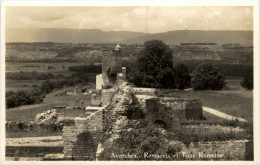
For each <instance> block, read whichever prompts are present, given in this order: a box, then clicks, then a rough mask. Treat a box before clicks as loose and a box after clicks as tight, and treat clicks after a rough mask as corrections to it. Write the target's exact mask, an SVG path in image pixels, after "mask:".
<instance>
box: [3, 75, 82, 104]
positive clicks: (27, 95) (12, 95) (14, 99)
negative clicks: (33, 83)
mask: <svg viewBox="0 0 260 165" xmlns="http://www.w3.org/2000/svg"><path fill="white" fill-rule="evenodd" d="M85 82H86V81H85V80H84V79H81V78H74V79H64V80H58V81H49V80H47V81H45V82H43V84H42V85H41V86H40V87H38V88H33V89H31V90H18V91H16V92H14V91H8V92H6V106H7V108H14V107H18V106H21V105H31V104H38V103H41V102H42V101H43V98H44V97H45V94H47V93H50V92H51V91H53V90H54V89H61V88H63V87H65V86H73V85H75V84H79V83H85Z"/></svg>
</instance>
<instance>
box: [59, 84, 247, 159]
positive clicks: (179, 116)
mask: <svg viewBox="0 0 260 165" xmlns="http://www.w3.org/2000/svg"><path fill="white" fill-rule="evenodd" d="M131 90H132V89H131ZM116 92H117V90H116V88H112V89H103V90H102V96H101V101H102V104H103V105H102V106H103V108H100V109H98V110H97V109H95V108H94V110H93V112H91V113H92V114H89V115H90V116H89V117H86V118H75V119H74V124H71V125H65V126H64V129H63V130H64V133H63V140H64V157H65V158H68V159H87V160H94V159H95V158H96V152H97V147H98V140H99V137H100V135H101V134H102V131H103V130H102V129H103V127H104V126H105V125H106V124H107V123H104V121H107V120H106V119H105V118H106V114H107V113H109V109H108V107H109V104H110V103H111V101H112V99H113V97H114V95H115V94H116ZM137 92H139V93H138V94H144V93H143V92H144V91H143V90H142V91H141V92H140V90H139V91H137ZM145 92H146V93H150V94H149V95H150V96H153V94H152V93H153V92H154V91H153V90H152V93H151V92H150V91H149V90H148V91H145ZM99 99H100V98H99ZM146 108H147V109H149V111H147V112H148V116H149V118H150V120H151V122H154V121H156V120H163V121H165V122H166V124H167V125H169V127H170V128H179V129H181V130H182V131H184V132H185V131H186V132H187V131H188V132H194V133H195V134H196V133H197V134H208V135H214V134H226V133H229V132H230V131H233V132H234V133H245V132H244V130H239V129H233V128H230V127H223V126H209V125H181V123H180V121H181V120H187V115H188V114H187V113H189V112H190V111H192V110H194V111H195V112H194V114H193V115H192V117H193V118H197V119H201V117H202V104H201V102H200V101H199V100H187V99H186V100H185V99H184V100H183V99H176V98H175V99H173V98H160V99H158V98H149V99H147V100H146ZM186 109H187V110H186ZM85 113H87V112H85ZM169 114H170V115H169ZM110 117H111V116H110ZM169 130H172V129H169ZM250 144H251V143H250V142H248V141H243V140H238V141H237V140H233V141H215V142H198V143H196V144H191V145H189V146H187V145H185V144H183V143H181V146H182V152H186V153H191V152H192V153H199V152H205V153H207V154H214V153H216V152H217V153H225V156H228V157H229V158H231V159H234V160H245V159H247V155H246V153H247V152H248V150H249V149H248V148H249V147H248V146H250ZM251 147H252V145H251ZM225 159H226V158H225ZM193 160H194V159H193Z"/></svg>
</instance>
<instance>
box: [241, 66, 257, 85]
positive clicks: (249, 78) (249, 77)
mask: <svg viewBox="0 0 260 165" xmlns="http://www.w3.org/2000/svg"><path fill="white" fill-rule="evenodd" d="M241 86H242V87H244V88H246V89H247V90H252V89H253V88H254V75H253V69H250V70H248V71H247V73H246V74H245V75H244V78H243V80H242V82H241Z"/></svg>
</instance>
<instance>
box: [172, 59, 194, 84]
mask: <svg viewBox="0 0 260 165" xmlns="http://www.w3.org/2000/svg"><path fill="white" fill-rule="evenodd" d="M190 81H191V77H190V75H189V71H188V68H187V67H186V66H185V65H183V64H179V65H177V66H176V67H174V85H175V87H176V88H178V89H185V88H190V86H191V83H190Z"/></svg>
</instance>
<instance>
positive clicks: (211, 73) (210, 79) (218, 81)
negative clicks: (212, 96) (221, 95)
mask: <svg viewBox="0 0 260 165" xmlns="http://www.w3.org/2000/svg"><path fill="white" fill-rule="evenodd" d="M191 86H192V88H193V89H194V90H207V89H211V90H221V89H222V88H223V87H224V86H225V76H224V74H223V73H221V72H220V70H219V69H218V68H217V67H215V66H213V65H208V64H202V65H199V66H198V67H196V68H195V70H194V71H193V72H192V74H191Z"/></svg>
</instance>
